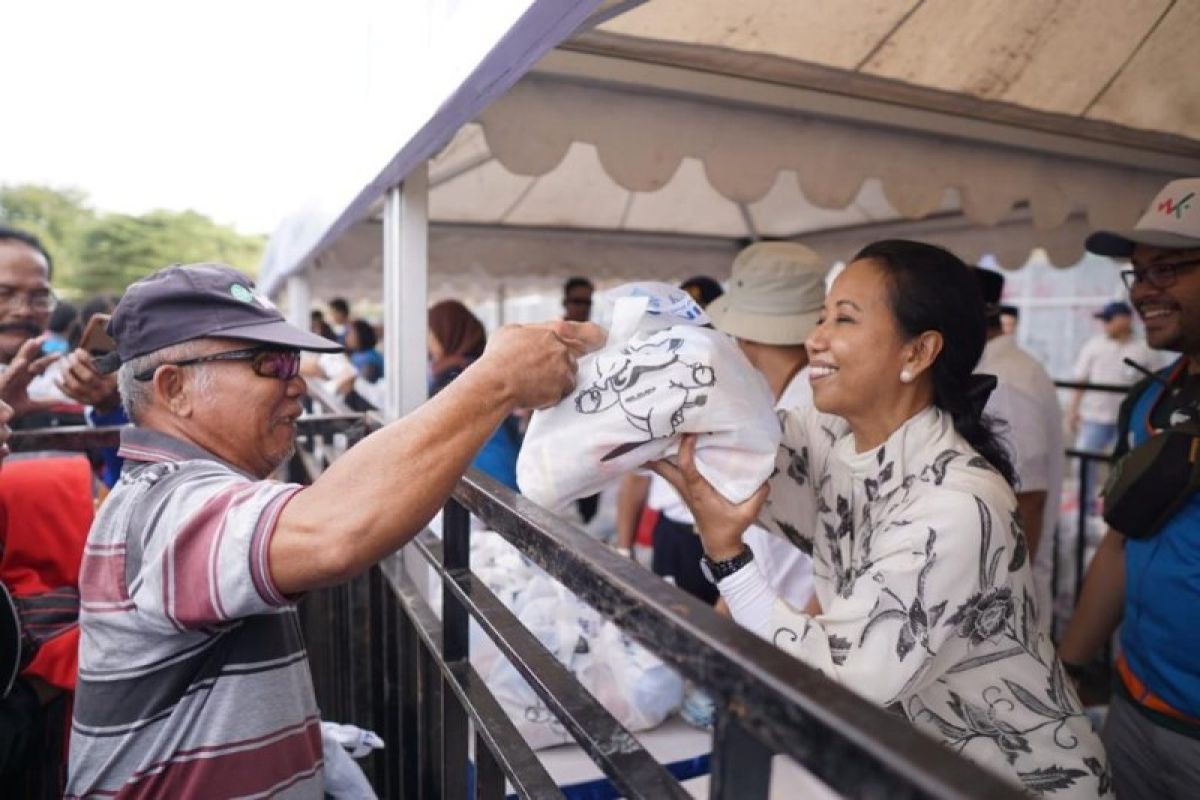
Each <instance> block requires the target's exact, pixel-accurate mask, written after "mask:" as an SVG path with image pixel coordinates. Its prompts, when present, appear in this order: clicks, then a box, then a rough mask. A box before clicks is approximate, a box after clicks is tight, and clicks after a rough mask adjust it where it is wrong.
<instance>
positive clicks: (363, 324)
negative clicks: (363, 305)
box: [350, 319, 379, 352]
mask: <svg viewBox="0 0 1200 800" xmlns="http://www.w3.org/2000/svg"><path fill="white" fill-rule="evenodd" d="M350 327H351V328H354V336H355V338H356V339H358V351H359V352H363V351H366V350H374V349H375V345H376V344H378V343H379V340H378V339H377V338H376V336H375V329H374V328H372V327H371V323H369V322H367V321H366V320H365V319H356V320H354V321H353V322H351V323H350Z"/></svg>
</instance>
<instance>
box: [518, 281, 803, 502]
mask: <svg viewBox="0 0 1200 800" xmlns="http://www.w3.org/2000/svg"><path fill="white" fill-rule="evenodd" d="M604 299H605V300H607V301H610V302H612V304H613V314H612V327H611V328H610V330H609V335H608V343H607V344H606V345H605V347H604V348H603V349H601V350H599V351H597V352H595V353H591V354H589V355H587V356H585V357H584V358H582V359H580V361H579V373H578V376H577V383H576V387H575V391H574V392H573V393H572V394H570V395H568V396H567V397H566V398H564V399H563V401H562V402H560V403H559V404H558V405H556V406H553V407H552V408H549V409H545V410H542V411H537V412H535V413H534V415H533V418H532V419H531V420H530V423H529V430H528V432H527V433H526V435H525V442H524V444H523V445H522V447H521V455H520V457H519V458H518V460H517V483H518V485H519V486H520V487H521V491H522V493H524V494H525V495H526V496H527V497H529V498H530V499H532V500H534V501H535V502H537V503H539V504H541V505H543V506H545V507H546V508H549V509H552V510H559V509H561V508H563V507H564V506H565V505H567V504H568V503H570V502H571V501H572V500H575V499H577V498H580V497H586V496H588V495H592V494H595V493H596V492H598V491H600V490H601V489H603V488H604V487H605V486H606V485H609V484H611V483H614V482H616V481H617V480H619V479H620V477H621V476H622V475H624V474H626V473H628V472H629V471H631V470H633V469H636V468H637V467H639V466H641V465H642V464H645V463H646V462H648V461H653V460H656V459H660V458H669V457H672V456H674V455H675V454H676V453H677V452H678V449H679V438H680V436H681V435H682V434H685V433H696V434H700V437H699V440H698V441H697V443H696V448H697V449H696V466H697V469H699V471H700V473H701V474H702V475H703V476H704V477H705V478H706V479H707V480H708V481H709V483H711V484H712V485H713V486H714V487H715V488H716V489H717V490H718V491H719V492H721V494H723V495H724V496H725V497H726V498H727V499H728V500H730V501H731V502H734V503H740V502H742V501H744V500H746V499H747V498H748V497H750V495H752V494H753V493H754V492H755V491H756V490H757V489H758V488H759V487H760V486H762V484H763V483H764V482H765V481H766V479H767V478H768V477H769V476H770V474H771V471H772V470H773V469H774V466H775V454H776V451H777V450H778V449H779V438H780V429H779V421H778V419H777V418H776V416H775V411H774V402H773V400H772V398H771V392H770V389H769V388H768V387H767V384H766V381H765V380H764V379H763V378H762V376H761V375H760V374H759V373H758V371H757V370H755V369H754V367H753V366H751V364H750V362H749V361H747V360H746V357H745V356H744V355H743V354H742V352H741V350H739V349H738V347H737V344H736V342H734V341H733V339H731V338H730V337H728V336H726V335H725V334H723V333H720V332H719V331H716V330H714V329H712V328H709V327H705V326H706V325H707V324H708V317H707V315H705V313H704V311H702V310H701V309H700V307H699V306H698V305H696V303H695V302H694V301H693V300H692V298H691V297H690V296H689V295H688V294H687V293H686V292H684V291H681V290H679V289H675V288H674V287H671V286H669V285H667V284H663V283H631V284H626V285H624V286H621V287H619V288H617V289H613V290H611V291H609V292H606V293H605V295H604Z"/></svg>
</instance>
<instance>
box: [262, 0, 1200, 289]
mask: <svg viewBox="0 0 1200 800" xmlns="http://www.w3.org/2000/svg"><path fill="white" fill-rule="evenodd" d="M622 10H623V11H624V13H617V14H616V16H612V17H611V18H610V17H609V16H608V14H609V13H611V12H620V11H622ZM595 19H596V20H599V21H600V24H599V26H598V27H596V26H595V25H592V26H590V27H586V28H585V29H584V30H582V31H580V32H577V33H576V34H575V35H574V36H572V37H571V38H570V39H569V40H567V41H566V42H565V43H563V44H562V45H560V47H559V49H557V50H554V51H552V52H550V53H549V54H548V55H547V56H545V57H544V58H543V59H542V61H541V62H539V63H538V64H537V65H536V66H535V67H534V69H533V70H532V71H531V72H529V73H528V74H526V75H525V76H524V77H523V78H522V79H521V80H520V81H519V82H517V83H516V84H515V85H514V86H513V87H512V88H511V89H510V90H509V91H508V92H507V93H505V94H504V95H502V96H500V97H499V98H497V99H496V100H494V101H492V102H491V103H490V104H488V105H486V106H485V107H483V110H482V111H481V113H480V114H479V116H478V117H477V118H476V121H475V122H473V123H470V124H467V125H466V126H465V127H463V128H461V129H459V130H457V132H454V131H453V130H446V129H443V130H441V131H440V132H439V133H436V134H434V133H432V132H431V133H430V134H429V136H428V137H426V138H427V140H431V141H432V140H437V139H441V140H447V139H448V140H449V143H448V144H447V145H446V146H445V147H443V149H442V152H441V153H440V154H439V155H437V156H436V158H434V160H433V161H432V162H431V166H430V195H429V212H430V219H431V221H432V223H433V228H432V234H431V239H430V252H429V257H430V269H431V273H430V287H431V289H432V290H433V291H435V292H436V291H437V289H438V287H439V286H450V285H454V286H469V287H472V288H474V289H476V290H479V291H488V289H487V288H486V287H487V286H489V285H494V284H495V283H497V282H504V283H506V284H507V285H509V286H514V285H516V284H517V283H524V284H531V283H539V282H541V283H544V282H547V281H551V280H554V279H556V278H560V277H561V276H562V275H564V274H565V273H568V272H591V273H592V274H596V275H598V276H600V277H601V278H602V279H603V278H604V277H606V276H611V277H613V278H621V277H625V276H630V277H648V276H650V275H659V276H663V277H667V276H668V275H669V276H672V277H678V276H680V275H681V273H687V274H690V273H691V272H696V271H701V270H700V269H696V270H687V269H686V268H687V266H688V265H689V264H696V265H697V266H699V265H701V264H703V265H705V269H709V266H710V265H720V268H719V269H713V270H711V271H713V272H714V274H719V273H722V272H723V271H724V268H725V267H724V265H725V264H727V263H728V262H727V261H726V260H724V259H726V257H727V255H728V253H729V252H731V251H733V250H736V248H737V246H738V245H739V243H740V242H742V241H744V240H747V239H754V238H759V237H796V238H801V239H803V240H804V241H805V242H807V243H809V244H811V245H813V246H814V247H816V248H817V249H818V250H819V251H820V252H822V253H823V254H824V255H825V256H826V257H827V258H829V259H830V260H831V261H835V260H841V259H845V258H846V257H848V256H849V255H850V254H852V253H853V252H854V250H855V249H856V248H857V247H858V246H861V245H862V244H865V243H866V242H868V241H871V240H873V239H877V238H880V237H881V236H883V235H889V236H921V237H923V238H926V239H930V240H932V241H938V242H941V243H943V244H946V245H947V246H953V247H954V249H955V250H956V251H957V252H959V253H960V254H961V255H962V256H963V257H964V258H978V257H979V256H980V255H981V254H983V253H991V254H992V255H995V256H996V257H997V258H998V260H999V261H1000V262H1001V263H1002V264H1004V265H1005V266H1007V267H1010V268H1015V267H1018V266H1020V265H1021V264H1023V263H1025V261H1026V260H1027V258H1028V256H1029V254H1030V252H1031V251H1032V250H1033V249H1035V248H1041V249H1044V250H1045V251H1046V252H1047V254H1048V257H1049V258H1050V259H1051V260H1052V262H1053V263H1055V264H1057V265H1059V266H1068V265H1071V264H1074V263H1077V262H1078V261H1079V260H1080V257H1081V255H1082V244H1083V240H1084V238H1086V234H1087V232H1088V231H1089V230H1090V229H1092V228H1097V227H1117V228H1120V227H1127V226H1130V225H1132V223H1133V222H1134V221H1135V220H1136V218H1137V216H1138V214H1139V213H1140V210H1141V209H1142V207H1143V206H1144V204H1145V203H1146V202H1147V201H1148V200H1149V199H1150V197H1151V196H1152V195H1153V194H1154V192H1155V191H1156V190H1157V188H1159V187H1160V186H1161V185H1162V184H1163V183H1164V182H1166V181H1167V180H1170V179H1172V178H1175V177H1179V176H1180V175H1184V174H1200V84H1198V83H1197V82H1196V81H1194V80H1192V79H1191V78H1190V75H1191V71H1190V70H1189V69H1188V68H1187V66H1186V58H1187V56H1186V53H1187V52H1188V48H1187V47H1186V46H1185V45H1186V44H1187V37H1186V36H1185V35H1184V34H1183V31H1186V30H1188V29H1194V27H1195V24H1196V23H1198V22H1200V5H1197V4H1192V3H1171V2H1169V0H1096V2H1078V0H1073V1H1072V2H1061V3H1053V4H1049V3H1017V4H1015V5H1014V4H1013V3H1010V2H1004V1H1003V0H923V2H915V0H879V1H878V2H872V3H865V4H847V3H844V2H841V0H811V1H810V2H806V3H799V4H781V3H778V2H776V0H742V2H739V3H735V4H730V3H727V2H725V1H724V0H648V2H644V3H638V2H618V1H616V0H613V1H612V2H606V3H604V4H603V8H602V10H601V11H599V12H597V17H596V18H595ZM451 134H453V135H451ZM403 152H405V151H402V153H403ZM423 152H429V150H424V151H423ZM413 163H414V162H412V161H411V160H405V159H403V158H401V157H400V156H399V155H398V156H397V158H396V159H395V160H393V162H392V163H391V164H389V165H388V166H387V167H386V168H385V170H384V172H383V173H381V174H380V176H379V177H378V178H377V179H376V180H375V181H373V182H372V184H371V185H369V186H367V187H366V188H365V189H364V190H363V192H362V193H361V194H360V196H359V198H358V199H356V200H355V202H354V204H352V206H351V207H350V208H348V209H346V210H345V211H343V212H342V213H341V216H340V217H339V218H337V219H336V221H334V220H331V219H325V220H316V221H314V220H312V219H309V220H305V221H299V222H296V223H294V225H299V226H301V227H305V226H307V227H309V228H312V229H313V230H316V233H315V234H310V235H308V236H306V237H300V238H299V241H304V242H313V241H317V240H320V242H321V244H320V245H319V246H318V247H317V248H312V246H311V244H309V245H308V248H307V249H306V248H303V247H300V246H297V247H294V248H290V249H288V248H286V247H284V246H282V245H281V248H280V249H279V251H278V252H274V253H273V254H272V256H271V257H269V259H268V261H267V263H266V264H265V265H264V276H265V278H264V282H265V283H267V284H269V285H270V286H271V287H273V288H278V287H279V286H280V285H281V284H282V281H283V280H284V279H285V278H286V277H287V276H288V275H290V274H294V273H295V272H296V271H298V270H299V269H301V268H303V267H304V266H305V265H313V266H314V267H315V268H316V269H315V271H314V275H315V277H316V279H317V281H318V284H319V285H320V284H322V283H325V282H329V283H333V284H339V283H341V284H345V283H347V282H355V281H361V282H365V283H369V284H376V283H377V282H378V276H377V275H366V276H359V275H357V274H353V275H352V274H351V273H355V272H356V271H359V270H367V271H370V272H375V271H376V270H377V269H378V265H379V263H380V261H379V253H380V250H381V247H382V242H381V238H382V237H381V236H379V235H378V230H379V226H378V224H377V221H373V219H374V220H377V215H378V200H379V198H380V197H381V196H382V194H383V190H384V189H386V188H387V187H388V186H393V185H395V184H396V183H398V182H399V181H400V180H402V179H403V177H404V175H406V174H407V170H409V169H411V168H412V164H413ZM373 203H374V204H375V205H374V206H373V205H372V204H373ZM322 225H324V226H325V227H323V228H322V227H321V226H322ZM287 227H288V226H287V225H285V226H284V230H282V231H281V234H282V235H281V240H282V241H286V240H287V235H288V234H287V231H286V228H287ZM317 229H319V230H317ZM321 231H324V235H321ZM349 239H354V240H355V241H357V242H358V245H352V244H350V243H349V242H348V241H342V240H349ZM650 242H653V246H650V244H649V243H650ZM360 245H361V246H360ZM638 248H642V249H641V250H639V249H638ZM701 253H703V254H704V255H703V256H701V255H700V254H701ZM717 254H719V255H717ZM335 273H337V274H338V275H340V277H337V278H334V277H331V276H332V275H334V274H335Z"/></svg>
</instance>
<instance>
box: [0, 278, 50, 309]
mask: <svg viewBox="0 0 1200 800" xmlns="http://www.w3.org/2000/svg"><path fill="white" fill-rule="evenodd" d="M22 300H23V301H24V302H26V303H28V304H29V308H30V309H31V310H32V311H36V312H37V313H39V314H47V313H49V312H51V311H53V310H54V309H55V307H57V306H58V298H57V297H55V296H54V292H52V291H50V290H49V289H34V290H33V291H30V292H23V291H21V290H20V289H18V288H17V287H15V286H4V285H2V284H0V306H4V307H7V308H20V306H21V302H22Z"/></svg>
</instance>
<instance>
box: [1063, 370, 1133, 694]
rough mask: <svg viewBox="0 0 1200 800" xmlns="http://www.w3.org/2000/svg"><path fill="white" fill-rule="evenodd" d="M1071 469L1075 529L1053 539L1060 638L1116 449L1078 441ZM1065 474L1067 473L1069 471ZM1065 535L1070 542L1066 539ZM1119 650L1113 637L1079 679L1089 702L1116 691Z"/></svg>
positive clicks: (1094, 543)
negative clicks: (1091, 447)
mask: <svg viewBox="0 0 1200 800" xmlns="http://www.w3.org/2000/svg"><path fill="white" fill-rule="evenodd" d="M1054 385H1055V386H1056V387H1057V388H1058V389H1082V390H1084V391H1097V392H1107V393H1109V394H1121V395H1124V394H1126V393H1128V391H1129V389H1130V388H1131V387H1129V386H1119V385H1111V384H1096V383H1083V382H1079V381H1055V382H1054ZM1066 458H1067V464H1068V465H1073V466H1070V467H1069V469H1068V470H1067V472H1068V473H1073V474H1074V475H1075V491H1074V494H1075V514H1074V517H1075V519H1074V526H1073V528H1074V532H1073V534H1071V529H1070V528H1064V527H1063V525H1062V523H1061V521H1060V523H1059V525H1058V526H1057V527H1056V529H1055V532H1054V539H1053V551H1052V557H1053V572H1052V574H1051V580H1050V585H1051V596H1052V598H1053V602H1052V613H1053V621H1052V623H1051V628H1050V630H1051V635H1052V636H1053V637H1054V639H1055V641H1056V642H1057V641H1058V640H1059V639H1060V638H1061V636H1062V634H1063V633H1064V632H1065V630H1066V626H1067V624H1068V623H1069V622H1070V619H1071V616H1072V614H1073V613H1074V609H1075V607H1076V605H1077V604H1078V602H1079V596H1080V593H1081V592H1082V590H1083V579H1084V577H1085V576H1086V575H1087V568H1088V565H1089V564H1090V562H1091V558H1090V555H1089V551H1090V552H1092V553H1094V551H1095V548H1096V547H1098V546H1099V544H1100V539H1101V538H1102V537H1103V531H1104V530H1105V528H1104V526H1103V525H1102V524H1100V525H1099V526H1098V527H1099V528H1100V531H1099V535H1098V536H1092V535H1091V529H1092V527H1093V522H1094V518H1095V517H1096V516H1097V513H1096V512H1097V511H1098V505H1097V503H1096V499H1097V498H1098V496H1099V493H1100V487H1099V486H1097V485H1094V484H1095V483H1099V482H1100V481H1099V480H1098V476H1099V475H1100V473H1101V472H1102V471H1103V470H1104V469H1106V468H1107V467H1108V466H1109V465H1110V464H1111V463H1112V461H1113V457H1112V453H1111V452H1100V451H1094V450H1082V449H1079V448H1076V447H1074V446H1069V447H1067V448H1066ZM1064 477H1065V476H1064ZM1068 491H1069V489H1068V488H1067V487H1066V486H1065V485H1064V489H1063V492H1064V496H1063V497H1060V498H1059V501H1060V504H1059V507H1060V508H1061V507H1062V501H1063V500H1065V499H1067V497H1068V496H1069V495H1067V494H1066V493H1067V492H1068ZM1064 540H1065V541H1064ZM1064 556H1066V558H1067V559H1069V563H1070V582H1069V585H1066V586H1064V585H1063V583H1064V581H1063V573H1064V570H1063V557H1064ZM1114 653H1115V646H1114V643H1113V642H1111V641H1110V642H1109V643H1108V644H1107V645H1106V646H1105V647H1104V648H1103V649H1102V651H1101V652H1100V654H1099V655H1097V657H1096V659H1095V661H1094V662H1093V663H1092V664H1091V665H1089V667H1088V669H1087V671H1086V674H1085V677H1084V679H1083V680H1082V682H1081V684H1080V693H1081V697H1082V698H1083V700H1084V702H1085V703H1087V704H1089V705H1090V704H1104V703H1107V702H1108V699H1109V698H1110V697H1111V695H1112V663H1113V658H1114Z"/></svg>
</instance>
